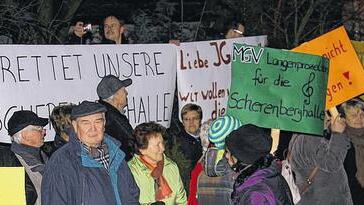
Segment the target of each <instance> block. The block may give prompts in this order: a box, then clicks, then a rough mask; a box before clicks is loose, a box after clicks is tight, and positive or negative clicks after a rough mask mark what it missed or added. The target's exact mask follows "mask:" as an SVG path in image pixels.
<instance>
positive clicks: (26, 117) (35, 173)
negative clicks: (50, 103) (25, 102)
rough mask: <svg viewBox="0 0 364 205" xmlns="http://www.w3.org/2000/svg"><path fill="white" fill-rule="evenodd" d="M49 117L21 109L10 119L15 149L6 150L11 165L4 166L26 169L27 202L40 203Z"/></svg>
mask: <svg viewBox="0 0 364 205" xmlns="http://www.w3.org/2000/svg"><path fill="white" fill-rule="evenodd" d="M47 124H48V119H47V118H41V117H38V116H37V115H36V114H35V113H34V112H32V111H28V110H21V111H17V112H14V114H13V115H12V116H11V117H10V119H9V121H8V134H9V135H10V137H11V141H12V144H11V148H10V150H11V152H10V151H8V152H4V151H5V150H2V151H1V153H0V155H1V158H2V159H3V160H1V161H4V162H6V163H8V164H3V165H2V166H8V167H17V166H22V167H24V169H25V172H26V176H25V193H26V202H27V205H33V204H35V205H40V202H41V181H42V175H43V170H44V164H45V162H46V161H47V160H48V157H47V156H46V154H45V153H44V152H42V151H41V150H40V147H41V146H42V145H43V143H44V136H45V130H44V129H43V127H44V126H46V125H47Z"/></svg>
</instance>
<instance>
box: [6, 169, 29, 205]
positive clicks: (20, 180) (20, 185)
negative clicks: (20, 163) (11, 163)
mask: <svg viewBox="0 0 364 205" xmlns="http://www.w3.org/2000/svg"><path fill="white" fill-rule="evenodd" d="M0 204H6V205H25V171H24V167H0Z"/></svg>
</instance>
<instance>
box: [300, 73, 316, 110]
mask: <svg viewBox="0 0 364 205" xmlns="http://www.w3.org/2000/svg"><path fill="white" fill-rule="evenodd" d="M315 77H316V75H315V73H313V72H311V73H310V76H309V77H308V81H307V83H305V84H304V85H303V86H302V94H303V95H304V96H306V97H307V99H305V100H304V101H303V102H304V103H305V104H306V105H309V104H310V103H311V96H312V94H313V87H312V86H311V83H312V82H313V80H315Z"/></svg>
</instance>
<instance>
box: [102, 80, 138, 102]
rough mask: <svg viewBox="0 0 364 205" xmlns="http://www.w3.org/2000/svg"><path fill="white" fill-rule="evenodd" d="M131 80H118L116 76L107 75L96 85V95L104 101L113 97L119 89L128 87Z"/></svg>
mask: <svg viewBox="0 0 364 205" xmlns="http://www.w3.org/2000/svg"><path fill="white" fill-rule="evenodd" d="M132 82H133V81H132V80H131V79H125V80H120V79H119V78H117V77H116V76H113V75H107V76H105V77H103V78H102V80H101V81H100V82H99V84H98V85H97V90H96V91H97V95H98V96H99V97H100V99H106V98H109V97H110V96H112V95H114V94H115V93H116V92H117V91H118V90H119V89H120V88H122V87H128V86H129V85H131V84H132Z"/></svg>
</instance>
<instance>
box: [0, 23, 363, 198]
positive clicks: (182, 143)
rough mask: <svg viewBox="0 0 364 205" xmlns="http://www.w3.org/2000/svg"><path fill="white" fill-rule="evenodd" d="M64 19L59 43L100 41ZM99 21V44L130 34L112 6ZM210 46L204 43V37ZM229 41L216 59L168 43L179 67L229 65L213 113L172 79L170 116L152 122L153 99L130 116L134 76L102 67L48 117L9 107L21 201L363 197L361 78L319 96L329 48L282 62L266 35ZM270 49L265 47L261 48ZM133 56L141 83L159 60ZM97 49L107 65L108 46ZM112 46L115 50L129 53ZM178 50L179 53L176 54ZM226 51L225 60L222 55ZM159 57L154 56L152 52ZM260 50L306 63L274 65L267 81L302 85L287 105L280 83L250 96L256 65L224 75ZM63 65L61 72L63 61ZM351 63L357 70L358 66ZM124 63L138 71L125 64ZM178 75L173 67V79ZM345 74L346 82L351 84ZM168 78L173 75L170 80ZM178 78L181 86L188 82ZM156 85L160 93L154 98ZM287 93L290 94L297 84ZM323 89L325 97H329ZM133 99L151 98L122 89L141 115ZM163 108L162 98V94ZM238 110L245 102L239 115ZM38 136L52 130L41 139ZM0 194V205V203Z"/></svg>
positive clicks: (237, 31)
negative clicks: (260, 39)
mask: <svg viewBox="0 0 364 205" xmlns="http://www.w3.org/2000/svg"><path fill="white" fill-rule="evenodd" d="M72 24H73V25H72V27H73V29H72V32H71V33H70V36H69V39H68V41H67V43H66V44H67V45H66V46H70V45H71V44H72V46H70V48H71V47H73V46H79V47H87V48H90V50H95V49H98V47H97V46H98V45H95V44H94V41H93V39H92V38H93V37H92V35H91V34H90V32H88V29H92V28H89V27H87V25H86V21H85V20H83V19H75V20H74V22H73V23H72ZM102 27H103V38H102V41H101V44H107V45H103V46H110V47H106V48H111V47H112V46H114V47H117V48H119V47H122V46H126V44H128V39H126V37H125V35H124V33H125V30H126V28H125V24H124V22H123V20H122V19H120V18H119V17H117V16H107V17H105V18H104V20H103V25H102ZM244 30H245V28H244V22H239V21H234V22H233V23H231V24H228V25H226V32H225V33H224V36H222V37H221V38H222V39H221V40H223V39H225V40H226V41H227V40H229V41H232V42H233V41H235V40H234V39H244V38H245V36H244ZM171 40H172V39H171ZM236 41H238V40H236ZM224 42H225V41H224ZM341 42H342V41H340V43H341ZM349 42H350V41H349ZM192 43H193V42H192ZM237 43H241V42H239V41H238V42H237ZM243 43H244V41H243ZM91 44H92V45H91ZM113 44H121V45H113ZM81 45H82V46H81ZM213 45H214V44H211V43H210V45H209V46H210V47H211V46H213ZM221 45H222V44H220V52H222V51H221V48H222V46H221ZM229 45H230V44H229ZM231 45H233V44H231ZM145 46H148V45H145ZM168 46H170V47H171V48H172V47H173V49H179V48H183V42H179V41H178V40H175V39H173V40H172V41H171V43H170V44H169V45H168ZM233 46H234V47H233ZM233 46H232V47H233V48H231V50H233V51H232V52H231V53H230V55H229V56H227V55H218V56H219V58H218V59H219V61H218V62H217V63H216V62H215V63H214V64H213V63H212V62H210V61H209V62H207V60H204V59H203V58H202V57H201V56H199V54H197V56H198V58H197V60H195V62H194V61H193V60H186V59H188V58H187V56H191V52H189V51H187V50H186V51H184V53H183V52H182V51H180V52H179V51H178V55H180V54H181V59H180V62H182V64H177V67H178V69H179V70H180V71H181V72H183V71H184V70H192V71H193V70H194V69H195V68H196V69H197V67H199V69H200V68H201V67H204V68H201V69H205V70H208V69H210V67H211V66H217V65H220V64H224V63H225V64H227V66H228V67H229V68H230V67H232V70H231V73H232V74H231V73H230V70H228V73H227V76H230V75H231V76H232V77H231V78H232V79H231V87H230V84H229V85H228V90H218V91H217V93H218V94H217V96H218V97H219V98H226V101H214V103H215V104H213V105H214V106H212V107H214V109H213V111H212V112H207V110H208V109H211V108H207V107H206V106H205V104H203V103H199V102H201V101H198V100H197V92H196V93H195V94H194V93H193V91H191V92H190V93H188V94H189V95H188V96H187V95H186V96H187V97H186V96H185V97H186V98H185V99H184V100H182V101H181V98H182V97H181V91H180V90H178V89H182V88H184V87H183V86H184V85H178V86H177V87H176V89H177V90H178V91H176V92H175V94H173V93H172V94H171V95H172V98H171V99H172V101H173V102H172V104H173V110H172V108H170V115H171V116H172V117H171V116H169V119H170V118H173V119H170V120H168V121H169V123H168V126H165V125H164V124H162V123H160V122H161V121H158V119H162V118H163V119H164V118H165V115H166V114H165V113H164V115H163V114H160V115H159V116H158V107H157V117H156V118H155V120H150V119H151V117H145V120H141V121H140V120H134V121H132V120H131V119H130V118H129V116H130V115H131V114H130V113H133V110H132V109H131V100H130V96H133V95H135V94H137V93H133V91H135V90H132V89H131V87H133V86H134V85H135V84H137V83H138V80H140V79H139V78H138V79H137V78H135V79H134V77H135V76H130V77H125V75H124V76H121V75H119V76H118V75H116V74H115V73H109V74H105V75H104V76H101V77H100V76H99V81H98V82H94V84H90V85H96V86H90V85H87V84H84V85H85V88H83V89H87V90H90V93H96V94H97V97H95V98H94V99H92V98H85V99H79V98H77V100H75V99H76V98H72V99H67V98H65V99H63V101H65V102H67V103H64V104H59V105H56V106H55V107H54V108H52V110H50V111H51V112H50V115H49V116H47V117H46V116H44V115H40V113H38V112H36V110H34V109H33V110H30V109H20V110H18V111H15V112H13V113H11V115H8V120H7V122H6V123H5V124H6V125H5V124H4V125H5V127H6V129H7V135H6V136H1V137H2V138H8V139H10V141H11V144H6V143H1V145H0V165H1V167H23V168H24V170H25V172H24V173H25V177H24V187H23V189H24V194H25V201H26V205H73V204H74V205H81V204H84V205H114V204H115V205H121V204H123V205H132V204H143V205H147V204H151V205H158V204H166V205H183V204H188V205H204V204H206V205H214V204H216V205H221V204H227V205H228V204H252V205H260V204H264V205H265V204H267V205H268V204H269V205H285V204H287V205H290V204H299V205H311V204H319V205H325V204H328V205H329V204H330V205H331V204H338V205H351V204H354V205H358V204H363V203H364V101H363V93H364V85H363V82H364V81H363V79H364V75H363V76H361V77H358V78H359V79H361V81H360V80H359V81H360V82H359V84H361V86H357V87H360V89H357V90H358V91H357V92H356V93H354V94H352V95H351V96H348V97H346V98H345V99H343V100H338V103H335V104H329V105H330V106H327V105H328V101H327V98H326V95H327V91H326V90H327V89H326V87H325V86H326V85H327V86H328V82H327V81H328V79H329V82H330V80H331V78H330V77H328V75H331V73H330V74H328V73H329V72H328V70H329V66H330V69H331V66H332V61H331V60H332V59H330V64H329V63H328V62H329V60H328V59H327V58H323V57H321V56H314V57H310V59H311V58H312V59H315V60H317V61H310V60H306V58H303V57H300V56H299V57H297V58H296V56H298V55H299V54H297V53H296V51H295V52H290V51H282V52H290V53H293V54H292V56H294V57H292V58H294V59H292V61H291V62H295V63H294V65H290V63H289V61H285V63H282V62H283V61H282V62H280V63H274V59H279V58H278V57H277V55H274V54H275V52H278V51H275V50H273V49H272V50H268V48H267V49H264V45H261V46H262V47H259V45H253V46H256V47H248V46H246V45H245V44H244V45H243V46H242V44H239V45H238V44H234V45H233ZM239 46H242V47H239ZM268 46H269V44H268ZM216 49H217V50H218V46H217V45H216ZM249 49H250V50H249ZM340 49H341V51H342V52H343V53H344V52H346V50H345V49H347V47H345V49H344V47H343V46H342V47H341V48H340ZM337 50H338V49H336V51H337ZM344 50H345V51H344ZM268 51H269V52H270V53H268V54H266V52H268ZM188 52H189V53H188ZM279 52H280V51H279ZM297 52H298V51H297ZM334 52H335V49H334ZM176 53H177V52H176ZM134 54H135V53H133V56H134ZM184 54H186V55H184ZM269 54H270V56H269ZM140 55H141V56H143V57H144V61H145V67H146V70H145V73H148V72H149V75H148V74H145V75H146V76H141V77H140V78H145V82H148V81H147V78H149V77H150V75H151V74H150V73H153V75H163V74H164V73H163V72H162V71H161V70H158V63H157V60H158V58H157V57H158V55H159V54H158V53H154V61H155V69H154V70H153V69H152V64H153V63H152V62H153V60H152V58H151V57H150V56H152V55H150V56H149V57H146V54H145V53H144V54H143V53H142V52H141V53H140ZM305 55H308V54H305ZM102 56H103V63H104V65H105V64H107V63H105V61H107V57H105V55H102ZM122 56H123V57H122V59H124V57H125V56H127V55H124V54H123V55H122ZM233 56H234V57H233ZM282 56H286V55H282ZM287 56H288V55H287ZM128 57H129V56H127V57H126V58H128ZM182 57H186V58H184V60H185V61H184V60H183V58H182ZM200 57H201V58H200ZM93 58H94V60H95V64H96V61H97V60H96V59H97V57H95V55H94V57H93ZM146 58H149V61H148V60H146ZM228 58H229V62H227V60H226V59H228ZM308 58H309V57H307V59H308ZM355 58H357V56H355ZM80 59H81V58H80ZM105 59H106V60H105ZM177 59H179V58H177ZM230 59H231V61H230ZM247 59H248V60H247ZM297 59H298V60H297ZM52 60H53V58H52ZM77 60H79V59H78V58H77ZM166 60H167V59H159V61H160V62H163V61H166ZM263 60H267V61H270V62H271V63H267V65H268V64H269V65H270V66H278V67H279V66H280V69H279V68H276V70H277V72H281V73H285V72H286V73H288V72H296V73H298V72H307V73H308V75H307V76H308V80H307V79H306V76H304V77H302V78H305V79H304V80H302V82H301V81H299V79H296V80H291V81H288V80H287V79H286V80H284V79H283V77H282V76H281V75H279V78H278V80H277V79H276V80H275V81H274V82H273V83H274V85H275V86H279V87H285V89H288V88H290V87H291V88H292V89H293V88H296V87H295V85H294V83H295V82H297V84H300V86H301V87H299V88H300V89H298V90H293V91H292V93H295V92H296V93H298V92H299V93H301V92H302V93H303V94H302V96H303V97H302V99H301V101H302V106H301V105H297V104H295V103H294V102H296V101H294V100H292V101H290V100H282V99H281V98H280V97H279V93H275V95H276V96H278V97H275V98H274V99H275V100H276V102H277V104H276V105H273V103H272V101H269V100H268V97H266V98H264V96H265V95H268V94H266V93H265V91H262V92H261V93H260V96H259V97H262V96H263V98H259V97H256V96H255V95H254V94H257V95H258V93H259V92H260V91H257V90H252V89H253V87H254V89H265V88H264V86H265V85H266V84H267V82H268V83H269V78H268V77H266V78H264V76H263V75H264V72H263V71H264V68H263V67H261V68H258V69H255V70H253V71H252V73H251V75H250V73H249V74H246V75H249V76H250V77H249V76H248V78H247V79H250V80H252V84H251V85H252V86H251V87H250V86H249V85H250V84H239V85H238V83H245V81H246V79H245V78H244V79H242V78H240V77H239V78H237V77H236V78H234V75H235V76H238V75H239V76H243V75H245V74H243V73H237V72H235V71H234V69H235V68H239V66H240V65H242V66H243V64H244V65H245V64H258V63H260V62H261V61H263ZM357 61H358V62H359V60H357ZM1 62H2V64H1V65H2V66H4V64H3V61H1ZM9 62H10V61H9ZM52 62H53V61H52ZM77 62H78V61H77ZM80 62H81V63H82V61H80ZM100 62H102V60H100ZM117 62H118V63H119V61H117ZM130 62H131V61H130ZM183 62H184V63H185V64H183ZM62 63H63V61H62ZM219 63H220V64H219ZM230 63H231V65H230ZM131 64H132V63H130V66H131ZM135 64H136V63H135V61H134V66H135ZM172 65H175V64H173V63H172ZM302 65H303V67H301V68H300V69H299V68H298V67H300V66H302ZM304 65H316V66H317V67H320V68H322V69H316V70H315V69H308V68H305V67H304ZM9 66H10V65H9ZM148 66H149V67H148ZM185 66H186V67H185ZM188 66H189V67H188ZM194 66H195V67H194ZM209 66H210V67H209ZM147 67H148V69H149V70H148V69H147ZM53 68H54V67H53ZM65 68H66V67H63V72H65V70H67V69H65ZM109 68H110V61H109ZM326 68H327V69H326ZM2 69H3V70H2V71H3V73H4V70H5V72H7V71H9V68H8V70H6V69H4V67H3V68H2ZM121 69H122V68H121ZM196 69H195V70H196ZM201 69H200V70H201ZM360 69H361V70H363V69H362V66H361V65H360ZM105 70H106V68H105ZM131 70H132V69H131ZM180 71H178V72H180ZM19 72H20V71H19ZM133 72H135V75H136V76H137V71H136V70H135V67H134V71H133ZM143 72H144V71H143ZM214 72H215V71H214ZM223 72H226V70H225V71H223ZM330 72H331V71H330ZM360 72H361V73H363V71H360ZM105 73H106V71H105ZM261 73H263V74H261ZM317 73H320V74H317ZM38 74H39V73H38ZM63 74H64V75H66V74H65V73H63ZM265 74H267V73H265ZM3 75H4V74H3ZM175 75H176V74H175V73H173V76H175ZM194 77H195V78H196V79H198V78H201V81H203V79H204V76H198V74H195V76H194ZM222 77H224V76H222ZM19 78H20V74H19ZM54 78H55V76H54ZM81 78H85V76H82V77H81V73H80V74H79V79H81ZM178 78H180V74H179V73H177V81H178V80H179V79H178ZM206 78H207V77H206ZM173 79H174V78H173ZM351 80H352V81H351V82H350V85H354V84H355V83H357V82H354V79H352V78H351ZM142 81H144V80H142ZM316 81H317V84H318V85H317V86H316V87H315V88H313V87H312V86H313V85H312V82H316ZM145 82H144V84H143V85H142V90H144V92H154V90H153V89H152V85H148V84H146V83H145ZM175 82H176V81H173V82H172V84H171V85H173V86H174V85H175V84H176V83H175ZM195 83H199V82H195ZM211 83H212V86H213V90H214V89H218V86H220V85H221V84H220V85H219V84H218V83H216V84H214V83H213V82H209V83H208V84H209V86H211ZM187 84H188V85H186V87H189V88H191V87H192V85H190V84H189V83H187ZM233 85H234V86H233ZM235 85H236V86H235ZM336 85H339V84H336ZM237 87H239V89H240V88H241V87H245V89H246V90H248V91H246V93H247V94H246V95H245V93H243V91H239V90H237ZM65 89H66V90H67V92H68V93H70V94H71V93H73V92H74V95H79V94H80V92H78V91H77V90H76V88H75V89H74V90H68V89H69V88H65ZM345 89H350V87H349V88H346V87H345ZM355 89H356V88H355ZM312 90H314V91H312ZM331 90H336V91H339V90H340V86H337V87H335V89H333V87H331ZM223 91H224V92H223ZM225 91H227V92H225ZM34 92H35V91H34ZM244 92H245V91H244ZM248 92H249V93H248ZM345 92H346V91H345ZM201 93H202V92H201ZM206 93H208V92H206ZM211 93H212V92H211ZM317 93H319V94H317ZM152 94H153V95H154V93H151V95H152ZM248 94H249V95H248ZM316 94H317V96H316ZM14 95H16V94H14ZM202 95H203V94H202ZM211 95H213V94H211ZM35 96H37V95H35ZM128 96H129V97H128ZM166 96H168V95H167V94H164V100H165V98H166ZM173 96H174V97H173ZM206 96H208V94H206V95H205V98H208V97H206ZM291 96H292V97H291V98H292V99H293V98H295V95H291ZM66 97H67V96H66ZM194 97H195V98H194ZM330 97H331V98H330V102H329V103H332V96H330ZM339 97H340V96H339ZM177 98H179V100H180V101H179V102H177V101H178V100H177ZM228 98H229V99H228ZM14 99H15V98H14ZM143 99H148V103H149V100H151V97H150V96H147V97H145V98H143V96H142V97H141V98H140V104H135V102H136V101H138V100H136V99H134V98H132V102H133V103H134V104H133V107H134V108H133V109H134V112H135V109H137V107H138V106H139V109H141V108H140V107H143V108H142V109H141V110H142V111H140V112H141V113H143V114H145V113H148V112H152V111H153V110H154V109H155V108H149V107H148V111H146V110H147V108H146V106H145V104H144V103H146V101H142V100H143ZM194 99H195V100H194ZM262 99H264V100H265V99H266V101H263V100H262ZM272 99H273V97H272ZM277 99H278V100H277ZM325 99H326V104H325ZM158 100H162V99H161V98H158V96H157V103H158ZM227 100H228V101H227ZM299 100H300V99H299ZM164 103H165V104H166V102H164ZM224 103H225V104H224ZM315 103H316V104H315ZM178 104H179V107H178ZM258 104H259V106H258ZM247 105H248V106H247ZM325 105H326V108H325ZM144 106H145V107H144ZM310 106H312V108H311V107H310ZM258 107H259V108H258ZM329 108H330V109H329ZM149 109H150V110H149ZM163 109H166V105H164V108H163ZM311 109H312V110H311ZM151 110H152V111H151ZM211 110H212V109H211ZM241 110H243V111H241ZM329 110H330V111H329ZM240 111H241V112H240ZM245 112H250V113H249V115H248V114H246V113H245ZM176 113H177V114H176ZM268 113H270V114H272V113H276V114H272V115H273V117H274V119H275V120H273V121H272V123H271V124H270V123H266V122H267V118H268V117H264V116H265V115H267V114H268ZM134 115H135V116H138V117H139V118H138V119H140V118H143V117H141V116H143V115H141V114H140V113H139V115H137V114H134ZM145 115H146V114H145ZM162 115H163V116H162ZM258 115H260V117H257V119H256V120H252V118H254V117H252V116H258ZM41 116H43V117H45V118H43V117H41ZM296 116H299V117H296ZM158 117H159V118H158ZM282 118H287V122H288V123H287V124H288V125H287V126H284V125H283V124H284V122H283V121H284V120H282V122H281V119H282ZM135 119H137V117H135ZM152 119H154V118H152ZM305 120H307V121H310V122H306V121H305ZM135 122H138V123H135ZM139 122H140V123H139ZM290 123H291V124H290ZM293 124H294V125H293ZM3 127H4V126H3ZM49 127H51V129H52V130H54V136H48V135H49V133H48V132H47V131H46V130H48V129H49ZM313 127H314V128H313ZM273 129H279V132H278V133H279V135H278V136H276V135H274V134H273V133H274V132H273ZM46 136H47V137H48V138H49V139H52V140H51V141H49V142H45V139H44V138H45V137H46ZM0 183H2V182H0ZM0 195H1V194H0ZM1 200H2V199H1V198H0V204H8V203H7V202H6V201H5V202H3V201H1Z"/></svg>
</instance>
